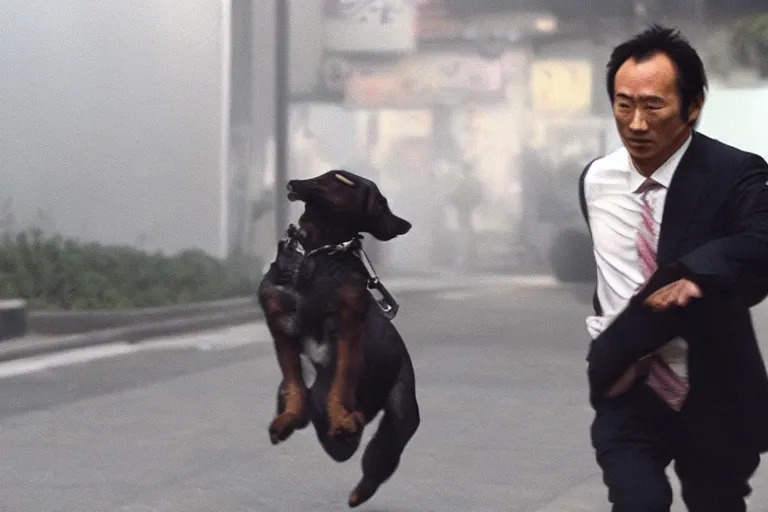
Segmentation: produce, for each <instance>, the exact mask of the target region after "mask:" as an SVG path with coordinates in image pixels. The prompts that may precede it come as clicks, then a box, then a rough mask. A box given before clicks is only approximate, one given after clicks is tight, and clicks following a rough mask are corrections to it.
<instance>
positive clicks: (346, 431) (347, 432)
mask: <svg viewBox="0 0 768 512" xmlns="http://www.w3.org/2000/svg"><path fill="white" fill-rule="evenodd" d="M329 420H330V421H329V424H330V427H329V429H328V437H330V438H333V439H342V438H346V437H352V436H355V435H357V434H358V433H359V432H360V430H361V429H362V428H363V426H364V425H365V416H364V415H363V413H362V412H360V411H355V412H349V411H346V410H343V409H342V410H341V411H338V412H337V413H336V414H334V415H331V417H330V418H329Z"/></svg>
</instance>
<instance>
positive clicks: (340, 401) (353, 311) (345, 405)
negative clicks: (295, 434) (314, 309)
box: [328, 285, 368, 437]
mask: <svg viewBox="0 0 768 512" xmlns="http://www.w3.org/2000/svg"><path fill="white" fill-rule="evenodd" d="M365 293H366V290H365V285H362V286H359V285H358V286H355V285H345V286H343V287H342V288H341V289H340V290H339V295H338V300H337V303H336V307H335V308H333V313H335V315H336V318H337V319H338V330H337V340H336V371H335V374H334V378H333V383H332V384H331V390H330V392H329V394H328V420H329V431H328V436H329V437H344V436H348V435H355V434H356V433H357V432H358V431H359V430H360V429H361V428H362V427H363V425H364V424H365V417H364V415H363V413H362V412H360V411H357V410H356V406H357V404H356V394H357V386H358V383H359V382H360V378H361V376H362V373H363V370H364V365H365V360H364V357H363V335H364V332H365V328H364V327H365V313H366V311H365V308H366V306H367V304H368V303H367V301H366V300H365V299H366V296H365Z"/></svg>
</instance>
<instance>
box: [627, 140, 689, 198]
mask: <svg viewBox="0 0 768 512" xmlns="http://www.w3.org/2000/svg"><path fill="white" fill-rule="evenodd" d="M691 139H693V133H691V135H689V136H688V138H687V139H686V141H685V142H684V143H683V145H682V146H680V148H679V149H678V150H677V151H675V152H674V153H673V154H672V156H671V157H669V159H667V161H666V162H664V163H663V164H662V165H661V167H659V168H658V169H656V172H654V173H653V174H652V175H651V178H652V179H653V181H655V182H656V183H658V184H659V185H661V186H662V187H664V188H669V184H670V183H672V176H674V174H675V171H676V170H677V167H678V166H679V165H680V160H682V159H683V155H684V154H685V152H686V151H687V150H688V146H690V145H691ZM627 159H628V160H629V169H630V172H629V189H630V190H631V191H632V192H633V193H634V192H637V190H638V189H639V188H640V186H641V185H642V184H643V183H645V180H646V179H647V178H646V177H645V176H643V175H642V174H640V173H639V172H638V170H637V168H635V164H634V163H633V162H632V159H631V158H630V157H629V155H627Z"/></svg>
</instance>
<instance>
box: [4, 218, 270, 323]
mask: <svg viewBox="0 0 768 512" xmlns="http://www.w3.org/2000/svg"><path fill="white" fill-rule="evenodd" d="M260 271H261V265H260V264H259V263H258V262H255V261H254V262H250V261H221V260H217V259H216V258H213V257H211V256H209V255H207V254H205V253H204V252H202V251H197V250H189V251H184V252H182V253H180V254H178V255H175V256H170V257H166V256H163V255H162V254H160V253H157V254H148V253H145V252H142V251H139V250H137V249H132V248H129V247H113V246H105V245H101V244H96V243H80V242H78V241H76V240H71V239H64V238H63V237H61V236H58V235H54V236H46V235H44V234H43V232H42V231H41V230H39V229H34V230H29V231H26V232H22V233H19V234H17V235H5V236H3V237H2V240H0V297H2V298H9V297H20V298H23V299H26V300H27V301H28V302H29V304H30V307H32V308H34V309H67V310H69V309H73V310H75V309H102V308H104V309H113V308H135V307H153V306H167V305H171V304H185V303H190V302H198V301H208V300H218V299H226V298H231V297H239V296H248V295H253V294H254V293H255V290H256V286H257V285H258V279H259V278H260Z"/></svg>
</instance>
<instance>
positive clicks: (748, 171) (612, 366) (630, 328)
mask: <svg viewBox="0 0 768 512" xmlns="http://www.w3.org/2000/svg"><path fill="white" fill-rule="evenodd" d="M590 166H591V164H590V165H589V166H587V168H586V169H585V170H584V173H582V176H581V179H580V193H581V194H580V195H581V199H582V208H583V211H584V213H585V215H586V204H585V201H584V191H583V184H584V178H585V176H586V173H587V172H588V170H589V167H590ZM587 222H588V219H587ZM657 252H658V255H657V261H658V266H659V270H658V271H657V272H656V274H654V275H653V276H652V278H651V280H650V281H649V283H648V284H647V285H646V286H645V287H644V288H643V289H642V290H641V291H640V292H639V293H638V295H637V296H636V297H635V298H633V299H632V301H631V302H630V304H629V305H628V306H627V308H626V309H625V310H624V311H623V312H622V314H620V315H619V316H618V317H617V318H616V319H615V321H614V322H613V323H612V324H611V325H610V327H609V328H608V329H606V330H605V332H603V333H602V334H601V335H600V336H599V337H598V338H597V339H595V340H594V341H593V342H592V343H591V345H590V349H589V354H588V356H587V361H588V363H589V364H588V371H587V373H588V378H589V386H590V398H591V402H592V404H593V406H594V407H599V405H600V404H601V403H603V402H604V401H605V400H608V399H606V398H604V396H605V393H606V392H607V390H608V388H609V387H610V386H611V384H613V382H615V381H616V380H617V379H618V378H619V377H620V376H621V374H622V373H623V372H624V371H625V370H626V369H627V368H628V367H629V366H630V365H631V364H632V363H633V362H634V361H636V360H637V359H639V358H640V357H642V356H644V355H647V354H649V353H651V352H653V351H655V350H657V349H659V348H661V347H662V346H663V345H664V344H665V343H666V342H667V341H669V340H670V339H671V338H673V337H675V336H683V337H684V338H685V339H686V341H687V342H688V346H689V355H688V367H689V379H690V384H691V391H690V393H689V395H688V399H687V401H686V404H685V406H684V407H683V410H682V411H681V412H680V414H681V415H682V417H683V418H684V419H685V420H686V423H687V424H688V426H689V428H690V430H689V432H692V435H695V436H697V438H698V439H700V441H701V443H702V445H705V446H707V447H709V449H716V447H721V448H722V449H726V446H729V445H732V443H729V441H734V440H736V441H737V442H738V443H742V442H749V443H755V445H754V446H756V447H758V448H759V449H760V450H761V451H768V375H766V369H765V364H764V362H763V358H762V356H761V354H760V349H759V347H758V343H757V340H756V338H755V332H754V329H753V326H752V318H751V316H750V311H749V308H751V307H752V306H754V305H756V304H758V303H759V302H761V301H762V300H763V299H764V298H765V297H766V296H768V164H766V162H765V160H763V159H762V158H760V157H759V156H757V155H754V154H751V153H746V152H744V151H741V150H738V149H736V148H733V147H731V146H728V145H726V144H723V143H721V142H719V141H716V140H714V139H711V138H709V137H706V136H704V135H702V134H700V133H694V136H693V140H692V141H691V145H690V146H689V148H688V150H687V151H686V153H685V155H684V156H683V159H682V160H681V162H680V166H679V167H678V169H677V170H676V172H675V175H674V177H673V179H672V182H671V184H670V187H669V190H668V192H667V200H666V205H665V209H664V214H663V218H662V223H661V232H660V234H659V247H658V251H657ZM683 277H684V278H687V279H690V280H692V281H693V282H695V283H697V284H698V285H699V286H700V287H701V289H702V292H703V295H704V297H703V298H701V299H697V300H695V301H694V302H693V303H691V304H689V305H688V306H687V307H685V308H674V309H672V310H668V311H664V312H658V313H657V312H653V311H652V310H650V308H648V307H646V306H644V305H643V304H642V302H643V300H644V299H645V298H646V297H647V296H648V295H649V294H650V293H652V292H653V291H655V290H657V289H659V288H661V287H662V286H664V285H666V284H668V283H671V282H673V281H675V280H677V279H680V278H683ZM594 305H595V310H596V312H597V314H600V304H599V302H598V301H597V296H596V295H595V301H594Z"/></svg>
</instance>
